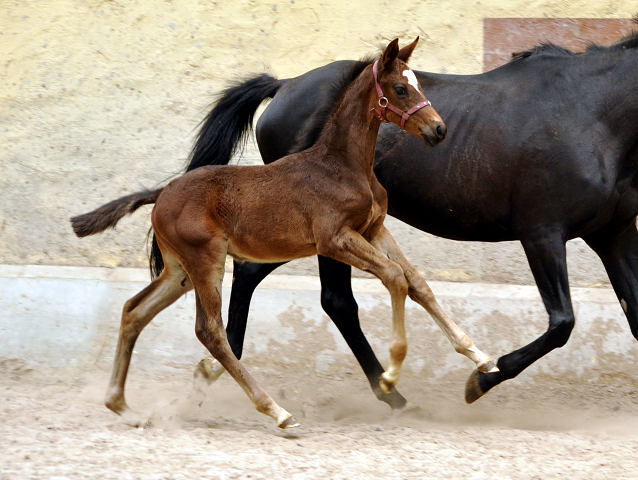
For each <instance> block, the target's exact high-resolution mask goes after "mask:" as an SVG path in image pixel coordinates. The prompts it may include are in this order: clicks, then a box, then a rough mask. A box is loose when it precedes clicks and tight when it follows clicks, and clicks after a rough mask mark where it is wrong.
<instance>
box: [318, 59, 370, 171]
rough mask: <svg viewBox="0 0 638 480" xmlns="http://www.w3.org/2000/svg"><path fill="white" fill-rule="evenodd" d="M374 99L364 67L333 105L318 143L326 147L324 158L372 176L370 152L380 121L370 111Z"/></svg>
mask: <svg viewBox="0 0 638 480" xmlns="http://www.w3.org/2000/svg"><path fill="white" fill-rule="evenodd" d="M376 101H377V94H376V90H375V87H374V78H373V77H372V67H371V66H368V67H366V68H365V70H364V71H363V72H362V73H361V74H360V75H359V76H358V77H357V78H356V79H355V80H354V81H353V82H352V84H351V85H350V87H348V89H347V90H346V93H345V94H344V95H343V97H342V99H341V102H340V103H339V105H338V106H337V108H336V110H335V113H334V114H333V116H332V119H331V121H330V122H329V124H328V125H327V128H326V129H325V130H324V132H323V134H322V136H321V137H320V139H319V141H318V143H322V144H324V145H325V148H326V149H327V150H326V152H325V157H326V158H327V159H329V161H330V160H333V161H337V162H338V163H339V164H340V165H343V166H344V167H346V168H347V169H348V170H356V171H359V172H361V173H364V174H365V175H366V176H367V177H368V178H371V177H372V166H373V164H374V151H375V147H376V143H377V135H378V134H379V126H380V125H381V121H380V120H379V119H378V118H376V117H375V115H374V114H373V113H372V112H371V109H372V108H374V106H375V103H376Z"/></svg>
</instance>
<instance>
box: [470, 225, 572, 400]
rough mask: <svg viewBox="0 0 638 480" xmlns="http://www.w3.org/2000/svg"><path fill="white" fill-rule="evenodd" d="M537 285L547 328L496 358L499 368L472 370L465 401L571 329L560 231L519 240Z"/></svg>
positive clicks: (541, 352) (516, 370)
mask: <svg viewBox="0 0 638 480" xmlns="http://www.w3.org/2000/svg"><path fill="white" fill-rule="evenodd" d="M521 243H522V244H523V248H524V249H525V254H526V255H527V260H528V261H529V265H530V267H531V269H532V274H533V275H534V279H535V280H536V285H537V286H538V290H539V292H540V294H541V297H542V299H543V303H544V304H545V308H546V309H547V313H548V314H549V328H548V329H547V331H546V332H545V333H544V334H543V335H541V336H540V337H539V338H537V339H536V340H534V341H533V342H531V343H530V344H528V345H526V346H524V347H522V348H520V349H518V350H515V351H513V352H511V353H508V354H507V355H504V356H502V357H501V358H499V359H498V362H497V366H498V368H499V370H500V371H498V372H495V373H483V372H479V371H475V372H474V373H473V374H472V375H470V378H469V379H468V381H467V385H466V387H465V400H466V401H467V402H468V403H472V402H474V401H476V400H477V399H479V398H480V397H481V396H483V395H484V394H485V393H486V392H487V391H488V390H489V389H490V388H492V387H494V386H495V385H498V384H499V383H501V382H503V381H505V380H508V379H510V378H514V377H515V376H517V375H518V374H519V373H521V372H522V371H523V370H525V369H526V368H527V367H529V366H530V365H531V364H532V363H534V362H535V361H536V360H538V359H539V358H541V357H543V356H544V355H546V354H547V353H549V352H551V351H552V350H554V349H555V348H559V347H562V346H563V345H565V343H566V342H567V340H568V339H569V335H570V334H571V331H572V329H573V328H574V322H575V319H574V311H573V309H572V303H571V297H570V294H569V282H568V279H567V262H566V250H565V240H564V236H563V234H562V232H561V231H553V232H550V233H547V234H546V235H545V236H541V237H529V238H525V239H521Z"/></svg>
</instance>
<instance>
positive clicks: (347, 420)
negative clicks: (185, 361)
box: [0, 362, 638, 480]
mask: <svg viewBox="0 0 638 480" xmlns="http://www.w3.org/2000/svg"><path fill="white" fill-rule="evenodd" d="M0 363H1V365H0V366H1V367H2V371H3V375H2V377H1V378H0V399H1V404H0V405H1V406H0V479H2V480H5V479H31V478H33V479H36V478H37V479H41V478H56V479H79V478H99V479H111V478H113V479H136V478H150V479H181V478H188V479H190V478H206V479H235V478H247V479H248V478H250V479H279V478H286V479H290V478H292V479H306V478H322V479H323V478H330V479H346V478H348V479H352V478H355V479H358V478H388V479H412V478H445V479H455V478H465V479H483V478H486V479H487V478H489V479H506V478H511V479H519V478H525V479H528V478H529V479H533V478H539V479H548V478H552V479H553V478H569V479H579V478H583V479H585V478H587V479H603V478H604V479H610V478H616V479H617V478H638V455H636V451H638V430H637V427H638V395H637V393H636V386H635V385H628V384H626V382H623V381H622V379H610V381H609V382H606V384H605V385H602V384H598V385H580V386H579V385H570V384H562V383H561V382H560V379H558V381H557V380H556V379H554V386H551V387H550V386H548V387H547V388H546V389H538V390H536V391H534V392H526V391H524V390H525V389H524V388H521V384H520V383H519V384H516V383H513V382H510V385H506V384H504V385H502V386H501V387H502V388H501V390H499V391H498V392H490V394H489V395H487V396H486V397H485V398H483V399H481V400H480V401H479V402H477V404H475V405H472V406H467V405H465V404H464V403H463V402H462V401H461V398H460V397H461V395H460V393H461V390H462V385H458V384H454V385H446V386H441V387H436V388H434V387H428V388H425V389H424V388H421V389H419V388H413V389H411V388H410V385H407V384H406V385H404V386H403V387H404V388H403V393H404V394H406V395H407V396H408V397H409V398H410V399H411V401H412V403H413V404H414V405H415V407H414V408H413V409H412V410H411V411H409V412H407V413H404V414H401V415H394V414H392V413H390V412H389V409H387V408H386V407H385V406H384V405H383V404H381V403H380V402H378V401H376V399H375V398H374V397H373V396H372V395H371V394H370V392H369V390H368V389H367V385H366V384H365V381H364V380H361V379H359V378H356V377H355V376H353V377H352V378H347V377H345V378H321V377H317V378H307V377H306V378H304V379H294V381H292V382H291V380H292V379H290V378H287V377H285V376H282V375H277V376H269V375H267V374H265V373H263V372H262V373H260V374H259V377H260V379H261V380H262V382H263V384H264V386H266V387H267V388H269V389H270V390H271V392H272V393H274V396H275V398H276V399H277V400H278V401H279V402H280V403H281V404H282V406H284V407H285V408H287V409H288V410H290V411H291V412H293V413H294V414H295V415H296V416H297V418H298V419H299V420H300V421H301V423H302V426H301V427H299V428H296V429H292V430H287V431H281V430H279V429H277V428H276V426H275V424H274V422H273V421H272V420H270V419H269V418H267V417H265V416H263V415H261V414H259V413H257V412H256V411H254V410H253V409H252V406H251V405H250V403H249V402H248V400H247V398H246V397H245V396H244V394H243V392H242V391H241V390H240V389H239V387H237V385H236V384H234V383H233V382H232V380H231V379H229V378H227V377H224V376H223V377H222V378H221V379H220V380H219V382H218V383H217V384H215V385H213V386H211V387H209V388H208V389H207V390H206V394H205V396H204V397H198V396H197V395H196V394H195V393H194V391H193V389H192V383H191V375H190V371H188V370H187V369H181V370H180V369H176V371H175V373H174V374H172V375H170V376H168V377H167V376H164V377H161V378H148V377H146V378H145V377H141V376H139V375H138V376H136V375H135V374H133V375H132V376H131V377H130V378H129V384H128V387H129V388H128V400H129V403H130V404H131V405H132V406H133V408H136V409H137V410H139V411H143V412H145V414H148V416H149V417H150V419H151V422H152V424H151V426H149V427H147V428H132V427H129V426H127V425H124V424H123V423H122V422H121V421H120V419H119V417H117V416H116V415H114V414H113V413H111V412H110V411H108V410H107V409H106V408H105V407H104V406H103V405H102V396H103V393H104V391H105V387H106V383H107V379H108V374H107V373H106V372H102V371H96V372H90V373H89V374H85V375H82V376H81V377H75V378H62V377H59V376H56V375H54V374H53V373H48V374H44V372H38V373H35V372H33V371H30V370H29V369H28V368H24V366H23V365H20V364H19V363H16V362H0ZM455 383H456V382H455ZM273 385H280V386H282V387H283V388H280V389H279V390H276V387H274V386H273Z"/></svg>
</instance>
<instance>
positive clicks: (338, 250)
mask: <svg viewBox="0 0 638 480" xmlns="http://www.w3.org/2000/svg"><path fill="white" fill-rule="evenodd" d="M317 249H318V253H319V254H321V255H324V256H327V257H331V258H333V259H335V260H338V261H340V262H344V263H347V264H348V265H351V266H353V267H356V268H358V269H360V270H363V271H366V272H370V273H372V274H373V275H375V276H376V277H377V278H379V279H380V280H381V282H383V285H385V287H386V288H387V289H388V291H389V292H390V298H391V301H392V337H391V340H390V362H389V366H388V369H387V370H386V371H385V372H384V373H383V374H381V378H380V380H379V385H380V387H381V389H382V390H383V391H384V392H385V393H390V391H392V389H393V388H394V386H395V385H396V383H397V382H398V380H399V376H400V375H401V367H402V364H403V360H404V359H405V356H406V354H407V351H408V343H407V339H406V335H405V299H406V297H407V294H408V282H407V281H406V279H405V276H404V275H403V270H402V269H401V266H400V265H399V264H397V263H396V262H393V261H392V260H390V259H389V258H387V257H386V256H384V255H382V254H381V252H379V250H377V249H376V248H375V247H373V246H372V245H371V244H370V243H368V241H366V239H364V238H363V237H362V236H361V235H360V234H358V233H357V232H355V231H354V230H351V229H349V228H345V229H343V230H342V231H340V232H339V233H337V234H336V235H334V236H332V235H331V236H329V238H326V239H321V240H319V241H318V243H317Z"/></svg>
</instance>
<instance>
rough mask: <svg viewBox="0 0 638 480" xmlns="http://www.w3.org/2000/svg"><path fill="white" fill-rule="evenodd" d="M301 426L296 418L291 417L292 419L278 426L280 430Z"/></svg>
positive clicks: (289, 418)
mask: <svg viewBox="0 0 638 480" xmlns="http://www.w3.org/2000/svg"><path fill="white" fill-rule="evenodd" d="M299 425H300V424H299V422H297V420H295V417H293V416H292V415H291V416H290V417H288V418H287V419H285V420H284V421H283V422H281V423H280V424H279V425H278V426H279V428H282V429H286V428H294V427H298V426H299Z"/></svg>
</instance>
